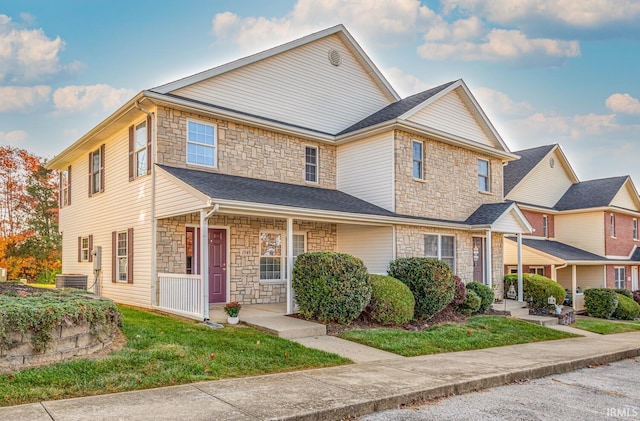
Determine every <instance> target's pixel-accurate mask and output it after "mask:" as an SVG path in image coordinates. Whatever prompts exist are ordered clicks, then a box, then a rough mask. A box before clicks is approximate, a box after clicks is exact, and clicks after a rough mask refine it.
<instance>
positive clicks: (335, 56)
mask: <svg viewBox="0 0 640 421" xmlns="http://www.w3.org/2000/svg"><path fill="white" fill-rule="evenodd" d="M329 63H331V64H333V65H334V66H340V63H342V56H340V53H339V52H338V50H334V49H333V48H332V49H330V50H329Z"/></svg>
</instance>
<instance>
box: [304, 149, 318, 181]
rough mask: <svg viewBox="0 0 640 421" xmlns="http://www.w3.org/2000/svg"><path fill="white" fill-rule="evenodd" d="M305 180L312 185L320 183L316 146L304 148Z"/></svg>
mask: <svg viewBox="0 0 640 421" xmlns="http://www.w3.org/2000/svg"><path fill="white" fill-rule="evenodd" d="M304 179H305V181H309V182H311V183H317V182H318V148H316V147H314V146H306V147H305V148H304Z"/></svg>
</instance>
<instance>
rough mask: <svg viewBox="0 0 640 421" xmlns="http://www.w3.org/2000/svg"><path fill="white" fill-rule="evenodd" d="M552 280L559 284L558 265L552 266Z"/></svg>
mask: <svg viewBox="0 0 640 421" xmlns="http://www.w3.org/2000/svg"><path fill="white" fill-rule="evenodd" d="M551 280H553V281H556V282H558V271H557V270H556V265H551Z"/></svg>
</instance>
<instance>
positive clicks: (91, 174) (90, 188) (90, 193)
mask: <svg viewBox="0 0 640 421" xmlns="http://www.w3.org/2000/svg"><path fill="white" fill-rule="evenodd" d="M92 155H93V153H92V152H89V197H91V195H92V194H93V173H92V171H91V167H92V164H93V160H92V159H91V157H92Z"/></svg>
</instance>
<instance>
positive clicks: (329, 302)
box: [291, 252, 371, 324]
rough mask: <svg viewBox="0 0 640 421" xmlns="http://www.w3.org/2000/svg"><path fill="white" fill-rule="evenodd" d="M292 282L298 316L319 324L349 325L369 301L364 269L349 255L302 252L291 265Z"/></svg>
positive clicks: (362, 265) (362, 264) (369, 289)
mask: <svg viewBox="0 0 640 421" xmlns="http://www.w3.org/2000/svg"><path fill="white" fill-rule="evenodd" d="M291 283H292V286H293V290H294V292H295V294H296V302H297V303H298V307H299V309H300V314H301V315H302V316H304V317H306V318H315V319H317V320H319V321H321V322H337V323H341V324H349V323H351V322H352V321H353V320H354V319H356V318H357V317H358V316H359V315H360V314H361V313H362V311H363V310H364V309H365V307H366V306H367V304H369V300H370V299H371V282H370V280H369V274H368V273H367V268H366V267H365V265H364V263H363V262H362V260H360V259H358V258H357V257H353V256H351V255H349V254H344V253H331V252H311V253H303V254H301V255H299V256H298V258H297V259H296V262H295V264H294V265H293V278H292V281H291Z"/></svg>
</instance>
